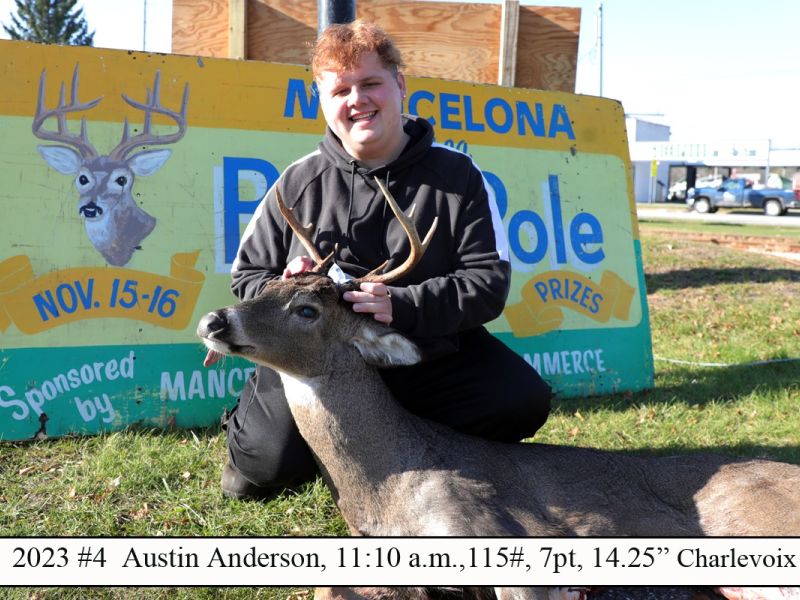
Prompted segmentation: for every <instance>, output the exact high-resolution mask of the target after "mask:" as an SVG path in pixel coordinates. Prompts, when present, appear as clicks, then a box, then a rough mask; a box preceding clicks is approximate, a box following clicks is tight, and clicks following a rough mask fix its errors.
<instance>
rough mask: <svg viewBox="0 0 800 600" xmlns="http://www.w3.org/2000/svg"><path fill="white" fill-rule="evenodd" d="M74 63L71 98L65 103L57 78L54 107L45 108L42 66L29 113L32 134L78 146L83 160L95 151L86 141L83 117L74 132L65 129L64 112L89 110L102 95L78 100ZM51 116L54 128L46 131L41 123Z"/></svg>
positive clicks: (94, 153) (76, 75) (44, 76)
mask: <svg viewBox="0 0 800 600" xmlns="http://www.w3.org/2000/svg"><path fill="white" fill-rule="evenodd" d="M78 84H79V78H78V64H76V65H75V70H74V71H73V73H72V86H71V88H70V89H71V94H70V95H71V98H70V102H69V104H67V99H66V90H65V85H64V82H63V81H62V82H61V88H60V91H59V98H58V104H57V106H56V107H55V108H53V109H50V110H48V109H47V108H45V89H46V87H47V71H46V70H45V69H42V74H41V76H40V77H39V97H38V100H37V101H36V114H35V115H34V116H33V125H32V130H33V135H35V136H36V137H37V138H39V139H40V140H47V141H51V142H58V143H61V144H67V145H69V146H73V147H74V148H75V149H77V150H78V152H79V153H80V155H81V156H82V157H83V158H84V160H88V159H92V158H96V157H97V156H99V155H98V153H97V150H95V148H94V146H93V145H92V143H91V142H90V141H89V137H88V135H87V133H86V118H85V117H84V118H83V119H82V120H81V133H80V135H75V134H73V133H70V132H69V128H68V127H67V114H69V113H74V112H81V111H85V110H89V109H91V108H94V107H95V106H97V104H98V103H99V102H100V100H102V99H103V97H102V96H100V97H99V98H95V99H94V100H90V101H89V102H83V103H82V102H80V101H79V100H78ZM52 117H55V119H56V125H57V131H47V130H45V129H44V124H45V121H47V119H50V118H52Z"/></svg>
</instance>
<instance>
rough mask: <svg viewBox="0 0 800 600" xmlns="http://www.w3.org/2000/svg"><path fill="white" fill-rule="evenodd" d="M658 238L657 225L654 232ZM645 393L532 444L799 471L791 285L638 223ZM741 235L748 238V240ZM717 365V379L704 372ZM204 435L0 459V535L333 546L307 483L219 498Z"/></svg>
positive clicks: (596, 406) (77, 442)
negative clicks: (263, 498) (714, 455)
mask: <svg viewBox="0 0 800 600" xmlns="http://www.w3.org/2000/svg"><path fill="white" fill-rule="evenodd" d="M659 227H660V225H659ZM641 231H642V243H643V253H644V263H645V271H646V281H647V288H648V300H649V306H650V318H651V325H652V332H653V351H654V355H655V357H656V363H655V364H656V379H655V384H656V385H655V388H654V389H652V390H648V391H645V392H640V393H628V394H621V395H613V396H602V397H594V398H583V399H570V400H559V401H557V402H556V403H555V406H554V410H553V413H552V416H551V417H550V419H549V421H548V422H547V424H546V425H545V427H544V428H543V429H542V430H541V432H540V433H539V434H538V435H537V436H536V440H537V441H543V442H551V443H557V444H574V445H584V446H596V447H599V448H608V449H614V450H619V449H626V450H627V449H629V450H637V451H645V452H656V453H675V452H695V451H700V450H713V451H722V452H726V453H732V454H737V455H752V456H769V457H773V458H778V459H781V460H786V461H790V462H794V463H800V445H799V444H798V430H800V414H799V413H798V401H799V400H800V361H798V360H788V361H787V360H786V359H793V358H800V302H798V298H800V271H798V269H797V268H795V267H793V266H791V265H789V264H787V263H784V262H781V261H780V260H778V259H774V258H771V257H769V256H763V255H758V254H753V253H748V252H745V251H740V250H734V249H731V248H726V247H723V246H718V245H714V244H709V243H703V242H697V241H682V240H681V238H680V236H679V235H675V234H673V233H670V232H669V231H667V232H663V231H656V230H654V229H653V228H652V227H650V226H648V225H647V224H642V227H641ZM747 235H753V234H752V233H751V232H748V233H747ZM711 363H714V364H724V365H728V366H724V367H710V366H704V365H706V364H711ZM224 461H225V440H224V434H223V433H222V432H220V430H219V429H218V428H211V429H206V430H195V431H168V432H164V431H150V430H129V431H125V432H120V433H114V434H109V435H103V436H97V437H87V438H64V439H57V440H45V441H40V442H33V443H5V444H2V445H0V533H2V535H4V536H285V535H289V536H318V535H344V534H345V533H346V530H345V527H344V524H343V522H342V520H341V519H340V517H339V516H338V513H337V510H336V508H335V506H334V504H333V502H332V500H331V496H330V494H329V492H328V491H327V489H326V488H325V486H324V485H323V484H322V483H321V482H319V481H318V482H316V483H314V484H310V485H307V486H304V487H302V488H300V489H299V490H294V491H287V492H286V493H285V494H284V495H282V496H281V497H279V498H277V499H276V500H274V501H272V502H269V503H255V502H236V501H230V500H225V499H223V498H222V497H221V495H220V492H219V486H218V480H219V473H220V470H221V467H222V465H223V463H224ZM304 594H305V591H304V590H296V591H292V590H286V589H280V590H274V589H272V590H271V589H251V588H246V589H206V590H186V589H184V590H181V589H141V590H134V589H122V590H119V589H118V590H114V589H109V590H101V589H93V590H89V589H69V590H61V589H40V590H4V596H5V597H12V598H37V599H39V598H42V599H43V598H93V597H97V598H101V597H102V598H116V597H120V598H184V597H187V598H188V597H192V598H205V597H208V598H212V597H213V598H253V597H264V598H286V597H287V596H290V595H292V596H295V597H296V598H302V597H304Z"/></svg>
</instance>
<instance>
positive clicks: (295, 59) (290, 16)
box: [247, 0, 317, 65]
mask: <svg viewBox="0 0 800 600" xmlns="http://www.w3.org/2000/svg"><path fill="white" fill-rule="evenodd" d="M247 30H248V35H247V38H248V39H247V57H248V58H250V59H258V60H265V61H268V62H282V63H291V64H296V65H306V64H308V47H309V45H310V44H311V43H312V42H313V41H314V39H315V38H316V37H317V0H249V2H248V3H247Z"/></svg>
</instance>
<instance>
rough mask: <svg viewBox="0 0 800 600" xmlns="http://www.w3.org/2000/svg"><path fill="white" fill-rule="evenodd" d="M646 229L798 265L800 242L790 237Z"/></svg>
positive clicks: (799, 260)
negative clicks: (765, 255) (764, 255)
mask: <svg viewBox="0 0 800 600" xmlns="http://www.w3.org/2000/svg"><path fill="white" fill-rule="evenodd" d="M648 230H649V231H653V232H658V233H662V234H668V235H670V236H673V237H675V238H676V239H681V240H690V241H695V242H705V243H709V244H716V245H718V246H726V247H728V248H736V249H737V250H746V251H747V252H754V253H756V254H767V255H769V256H774V257H776V258H779V259H781V260H783V261H786V262H788V263H792V264H795V265H798V266H800V242H799V241H797V240H796V239H792V238H780V237H774V238H767V237H760V236H744V235H719V234H715V233H697V232H690V231H675V230H674V229H658V228H652V227H648Z"/></svg>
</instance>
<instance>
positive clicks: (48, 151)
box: [36, 146, 83, 175]
mask: <svg viewBox="0 0 800 600" xmlns="http://www.w3.org/2000/svg"><path fill="white" fill-rule="evenodd" d="M36 149H37V150H38V151H39V154H41V155H42V158H43V159H44V161H45V162H46V163H47V164H48V165H50V166H51V167H52V168H54V169H55V170H56V171H58V172H59V173H63V174H64V175H72V174H73V173H77V172H78V170H80V168H81V165H82V164H83V160H82V159H81V155H80V154H78V153H77V152H75V150H73V149H72V148H67V147H66V146H36Z"/></svg>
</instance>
